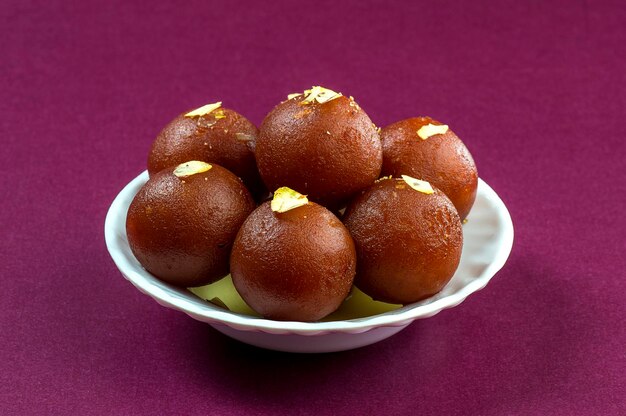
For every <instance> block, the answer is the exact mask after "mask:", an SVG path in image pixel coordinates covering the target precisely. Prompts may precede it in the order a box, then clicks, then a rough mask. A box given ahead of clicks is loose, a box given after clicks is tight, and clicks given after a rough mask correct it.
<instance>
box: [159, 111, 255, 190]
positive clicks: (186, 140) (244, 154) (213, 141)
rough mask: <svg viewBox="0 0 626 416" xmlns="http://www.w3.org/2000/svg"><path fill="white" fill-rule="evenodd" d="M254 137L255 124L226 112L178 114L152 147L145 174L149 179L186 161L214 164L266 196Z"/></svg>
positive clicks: (250, 188)
mask: <svg viewBox="0 0 626 416" xmlns="http://www.w3.org/2000/svg"><path fill="white" fill-rule="evenodd" d="M257 134H258V130H257V128H256V127H255V126H254V124H252V123H251V122H250V121H248V119H246V118H245V117H244V116H242V115H241V114H239V113H237V112H235V111H233V110H229V109H227V108H218V109H215V110H213V111H211V112H210V113H208V114H206V115H203V116H194V117H186V116H185V114H181V115H179V116H178V117H176V118H175V119H174V120H172V121H171V122H170V123H169V124H168V125H167V126H165V128H164V129H163V130H162V131H161V132H160V133H159V135H158V136H157V137H156V139H155V140H154V142H153V143H152V148H151V149H150V154H149V155H148V173H149V174H150V176H152V175H154V174H155V173H157V172H160V171H161V170H163V169H165V168H169V167H172V166H176V165H178V164H180V163H183V162H187V161H188V160H200V161H203V162H208V163H215V164H218V165H220V166H222V167H224V168H226V169H228V170H230V171H231V172H233V173H234V174H235V175H237V176H239V177H240V178H241V179H242V180H243V182H244V184H245V185H246V186H247V187H248V189H249V190H250V192H252V194H253V195H254V196H255V197H260V196H261V195H263V194H265V193H266V192H265V186H264V185H263V182H262V181H261V177H260V176H259V172H258V169H257V167H256V160H255V158H254V147H255V142H256V138H257Z"/></svg>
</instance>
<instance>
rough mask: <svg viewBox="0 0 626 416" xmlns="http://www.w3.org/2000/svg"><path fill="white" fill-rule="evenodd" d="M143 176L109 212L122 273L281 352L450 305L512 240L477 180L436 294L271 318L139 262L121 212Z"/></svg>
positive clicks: (316, 348) (312, 347) (368, 335)
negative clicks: (340, 313)
mask: <svg viewBox="0 0 626 416" xmlns="http://www.w3.org/2000/svg"><path fill="white" fill-rule="evenodd" d="M147 180H148V173H147V172H143V173H142V174H141V175H139V176H138V177H136V178H135V179H134V180H133V181H131V182H130V183H129V184H128V185H126V187H124V189H122V191H121V192H120V193H119V195H118V196H117V197H116V198H115V200H114V201H113V203H112V204H111V207H110V208H109V212H108V213H107V217H106V221H105V225H104V232H105V239H106V245H107V248H108V250H109V253H110V254H111V257H112V258H113V261H114V262H115V264H116V265H117V267H118V269H119V270H120V272H122V274H123V275H124V277H126V279H128V280H129V281H130V282H131V283H132V284H133V285H134V286H135V287H137V288H138V289H139V290H140V291H141V292H143V293H145V294H146V295H148V296H150V297H152V298H153V299H155V300H156V301H157V302H158V303H159V304H161V305H163V306H165V307H168V308H173V309H176V310H180V311H182V312H185V313H186V314H187V315H189V316H191V317H192V318H194V319H197V320H199V321H202V322H206V323H208V324H210V325H211V326H213V327H214V328H215V329H217V330H218V331H220V332H222V333H224V334H226V335H228V336H230V337H233V338H235V339H238V340H240V341H242V342H245V343H248V344H252V345H256V346H260V347H264V348H269V349H274V350H279V351H291V352H330V351H341V350H348V349H352V348H357V347H362V346H365V345H369V344H372V343H374V342H377V341H380V340H382V339H385V338H387V337H389V336H391V335H393V334H395V333H397V332H399V331H400V330H402V329H403V328H405V327H406V326H407V325H409V324H410V323H411V322H413V321H414V320H415V319H420V318H427V317H430V316H433V315H435V314H437V313H438V312H440V311H441V310H443V309H446V308H451V307H453V306H456V305H458V304H459V303H461V302H463V300H465V298H466V297H467V296H469V295H470V294H471V293H473V292H476V291H477V290H480V289H482V288H483V287H485V285H487V283H489V280H491V278H492V277H493V276H494V275H495V274H496V272H497V271H498V270H500V269H501V268H502V266H504V263H505V262H506V260H507V258H508V256H509V253H510V252H511V247H512V245H513V223H512V222H511V216H510V215H509V212H508V211H507V209H506V206H505V205H504V203H503V202H502V200H501V199H500V198H499V197H498V195H497V194H496V193H495V192H494V191H493V189H491V188H490V187H489V185H487V184H486V183H485V182H484V181H483V180H482V179H479V182H478V194H477V197H476V202H475V203H474V207H473V208H472V211H471V213H470V215H469V216H468V221H467V223H466V224H465V225H464V226H463V238H464V243H463V254H462V256H461V263H460V265H459V268H458V270H457V272H456V273H455V275H454V277H453V278H452V280H450V282H449V283H448V284H447V285H446V286H445V287H444V289H443V290H442V291H441V292H440V293H439V294H437V295H435V296H433V297H431V298H429V299H426V300H424V301H421V302H417V303H413V304H410V305H406V306H404V307H397V308H395V309H394V308H384V307H383V308H380V307H379V306H380V305H378V306H376V305H375V304H377V303H378V302H373V301H371V300H370V301H369V302H370V303H371V305H365V306H364V307H370V306H371V307H372V308H378V309H377V310H385V309H386V310H387V312H383V313H379V314H376V315H373V316H365V317H361V318H355V319H342V320H330V321H324V322H313V323H310V322H291V321H272V320H268V319H263V318H260V317H257V316H251V315H248V314H244V313H238V312H232V311H228V310H226V309H223V308H220V307H218V306H215V305H214V304H212V303H209V302H207V301H205V300H203V299H201V298H200V297H198V296H196V295H195V294H194V293H192V292H190V291H189V290H187V289H184V288H177V287H174V286H172V285H169V284H167V283H164V282H161V281H160V280H158V279H157V278H155V277H154V276H152V275H151V274H150V273H148V272H147V271H146V270H144V269H143V267H141V265H140V264H139V262H138V261H137V259H136V258H135V257H134V256H133V254H132V252H131V250H130V247H129V246H128V240H127V238H126V214H127V212H128V207H129V205H130V203H131V201H132V199H133V197H134V196H135V194H136V193H137V192H138V191H139V189H140V188H141V186H142V185H143V184H144V183H145V182H146V181H147ZM222 284H224V283H222ZM209 291H210V288H209ZM227 305H228V303H227ZM229 306H230V305H229ZM388 309H393V310H388ZM373 310H374V309H373ZM364 315H367V313H365V314H364Z"/></svg>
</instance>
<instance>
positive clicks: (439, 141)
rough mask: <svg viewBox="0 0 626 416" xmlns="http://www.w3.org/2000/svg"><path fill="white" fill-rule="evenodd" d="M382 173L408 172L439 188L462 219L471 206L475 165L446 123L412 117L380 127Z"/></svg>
mask: <svg viewBox="0 0 626 416" xmlns="http://www.w3.org/2000/svg"><path fill="white" fill-rule="evenodd" d="M381 140H382V143H383V169H382V174H383V175H392V176H400V175H409V176H412V177H415V178H420V179H423V180H425V181H428V182H430V183H431V184H432V185H434V186H435V187H437V188H439V189H441V190H442V191H443V192H444V193H445V194H446V195H447V196H448V198H450V200H451V201H452V203H453V204H454V206H455V207H456V209H457V211H458V213H459V216H460V217H461V220H463V219H465V217H467V215H468V214H469V212H470V210H471V209H472V205H473V204H474V200H475V199H476V189H477V187H478V173H477V171H476V164H475V163H474V159H473V158H472V155H471V154H470V152H469V150H467V147H465V145H464V144H463V142H462V141H461V140H460V139H459V138H458V137H457V135H456V134H454V132H453V131H452V130H450V129H449V128H448V126H447V125H445V124H442V123H440V122H438V121H436V120H433V119H431V118H430V117H415V118H409V119H406V120H402V121H398V122H397V123H393V124H391V125H389V126H387V127H385V128H383V129H382V130H381Z"/></svg>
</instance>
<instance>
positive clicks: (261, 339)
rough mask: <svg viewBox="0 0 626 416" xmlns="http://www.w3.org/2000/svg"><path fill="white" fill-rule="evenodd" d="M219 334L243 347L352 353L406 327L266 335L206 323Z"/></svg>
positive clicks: (302, 351)
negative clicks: (243, 344) (234, 340)
mask: <svg viewBox="0 0 626 416" xmlns="http://www.w3.org/2000/svg"><path fill="white" fill-rule="evenodd" d="M210 325H211V326H212V327H213V328H215V329H216V330H218V331H220V332H221V333H222V334H224V335H227V336H229V337H231V338H234V339H236V340H238V341H241V342H243V343H246V344H250V345H254V346H256V347H261V348H266V349H269V350H275V351H284V352H299V353H320V352H337V351H346V350H352V349H355V348H360V347H364V346H366V345H370V344H373V343H375V342H378V341H382V340H383V339H385V338H389V337H390V336H392V335H395V334H397V333H398V332H400V331H402V330H403V329H404V328H406V327H407V326H409V324H405V325H401V326H383V327H378V328H374V329H370V330H369V331H365V332H360V333H346V332H329V333H326V334H318V335H315V336H311V335H297V334H268V333H266V332H257V331H239V330H237V329H234V328H231V327H229V326H227V325H221V324H216V323H210Z"/></svg>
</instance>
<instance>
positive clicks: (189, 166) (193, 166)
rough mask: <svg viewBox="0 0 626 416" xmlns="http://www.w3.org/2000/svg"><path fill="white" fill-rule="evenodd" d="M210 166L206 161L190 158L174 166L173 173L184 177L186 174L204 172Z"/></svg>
mask: <svg viewBox="0 0 626 416" xmlns="http://www.w3.org/2000/svg"><path fill="white" fill-rule="evenodd" d="M212 167H213V166H211V165H209V164H208V163H206V162H201V161H199V160H191V161H189V162H185V163H181V164H180V165H178V166H176V169H174V175H176V176H177V177H179V178H186V177H187V176H191V175H195V174H197V173H202V172H206V171H207V170H209V169H211V168H212Z"/></svg>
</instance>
